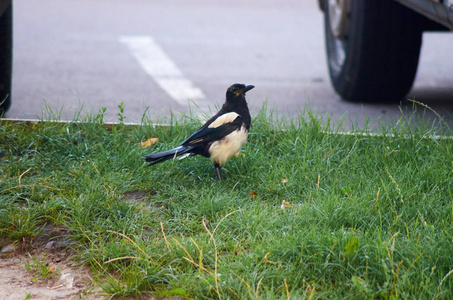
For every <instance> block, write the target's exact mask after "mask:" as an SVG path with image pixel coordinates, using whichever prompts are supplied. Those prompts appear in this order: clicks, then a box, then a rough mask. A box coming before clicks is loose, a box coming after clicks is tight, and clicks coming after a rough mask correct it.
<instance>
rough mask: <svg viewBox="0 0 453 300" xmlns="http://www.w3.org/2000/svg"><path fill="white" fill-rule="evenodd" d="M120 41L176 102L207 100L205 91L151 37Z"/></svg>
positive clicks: (124, 38) (185, 102)
mask: <svg viewBox="0 0 453 300" xmlns="http://www.w3.org/2000/svg"><path fill="white" fill-rule="evenodd" d="M119 41H120V42H121V43H123V44H125V45H126V46H127V47H128V48H129V50H130V51H131V53H132V55H133V56H134V58H135V59H136V60H137V62H138V63H139V65H140V66H141V67H142V68H143V70H144V71H145V72H146V73H147V74H148V75H150V76H151V77H152V78H153V79H154V80H155V81H156V83H157V84H158V85H159V86H160V87H161V88H162V89H163V90H164V91H165V92H166V93H167V94H168V95H169V96H170V97H172V98H173V99H174V100H175V101H176V102H178V103H179V104H182V105H187V104H188V100H189V99H190V100H198V99H203V98H205V95H204V93H203V91H202V90H201V89H200V88H198V87H196V86H195V85H194V84H193V83H192V82H191V81H190V80H189V79H187V78H185V77H184V75H183V73H182V72H181V70H180V69H179V68H178V67H177V66H176V64H175V63H174V62H173V61H172V60H171V59H170V57H169V56H168V55H167V54H166V53H165V51H164V50H163V49H162V48H161V47H160V46H159V45H158V44H157V43H156V42H155V41H154V39H153V38H152V37H150V36H123V37H120V38H119Z"/></svg>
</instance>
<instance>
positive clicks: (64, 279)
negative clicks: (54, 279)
mask: <svg viewBox="0 0 453 300" xmlns="http://www.w3.org/2000/svg"><path fill="white" fill-rule="evenodd" d="M60 281H61V283H62V284H64V286H65V287H66V288H67V289H72V287H73V285H74V275H72V274H71V273H64V274H61V277H60Z"/></svg>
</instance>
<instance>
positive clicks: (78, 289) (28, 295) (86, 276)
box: [0, 251, 103, 300]
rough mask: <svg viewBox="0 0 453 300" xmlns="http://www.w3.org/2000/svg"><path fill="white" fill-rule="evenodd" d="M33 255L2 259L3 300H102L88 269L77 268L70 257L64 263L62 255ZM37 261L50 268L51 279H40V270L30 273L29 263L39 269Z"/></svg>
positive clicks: (0, 296) (0, 290)
mask: <svg viewBox="0 0 453 300" xmlns="http://www.w3.org/2000/svg"><path fill="white" fill-rule="evenodd" d="M32 252H33V254H32V253H27V254H24V253H23V254H19V255H8V256H10V257H1V258H0V299H8V300H16V299H37V300H40V299H81V298H82V299H103V297H102V296H100V295H99V296H96V293H97V292H99V290H97V289H96V287H95V286H93V285H92V283H91V277H90V273H89V269H87V268H86V267H75V266H74V261H73V260H72V259H71V258H70V257H67V258H64V259H61V254H62V253H61V252H60V253H53V254H51V253H49V252H47V254H45V253H37V251H32ZM29 255H31V257H33V258H34V259H32V258H31V257H30V256H29ZM63 256H66V254H64V253H63ZM36 261H39V262H43V263H45V264H46V265H47V266H46V267H47V268H49V269H50V271H51V274H50V277H49V278H43V277H41V276H40V272H39V271H38V270H31V271H29V270H27V267H26V263H28V265H29V266H31V268H34V267H35V268H37V266H36ZM29 268H30V267H29Z"/></svg>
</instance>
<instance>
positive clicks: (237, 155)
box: [235, 152, 245, 157]
mask: <svg viewBox="0 0 453 300" xmlns="http://www.w3.org/2000/svg"><path fill="white" fill-rule="evenodd" d="M235 156H236V157H245V153H240V152H237V153H236V154H235Z"/></svg>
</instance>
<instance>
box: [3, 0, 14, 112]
mask: <svg viewBox="0 0 453 300" xmlns="http://www.w3.org/2000/svg"><path fill="white" fill-rule="evenodd" d="M12 28H13V10H12V0H0V117H1V116H2V115H3V113H5V112H6V111H7V110H8V108H9V107H10V105H11V78H12V64H13V30H12Z"/></svg>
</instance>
